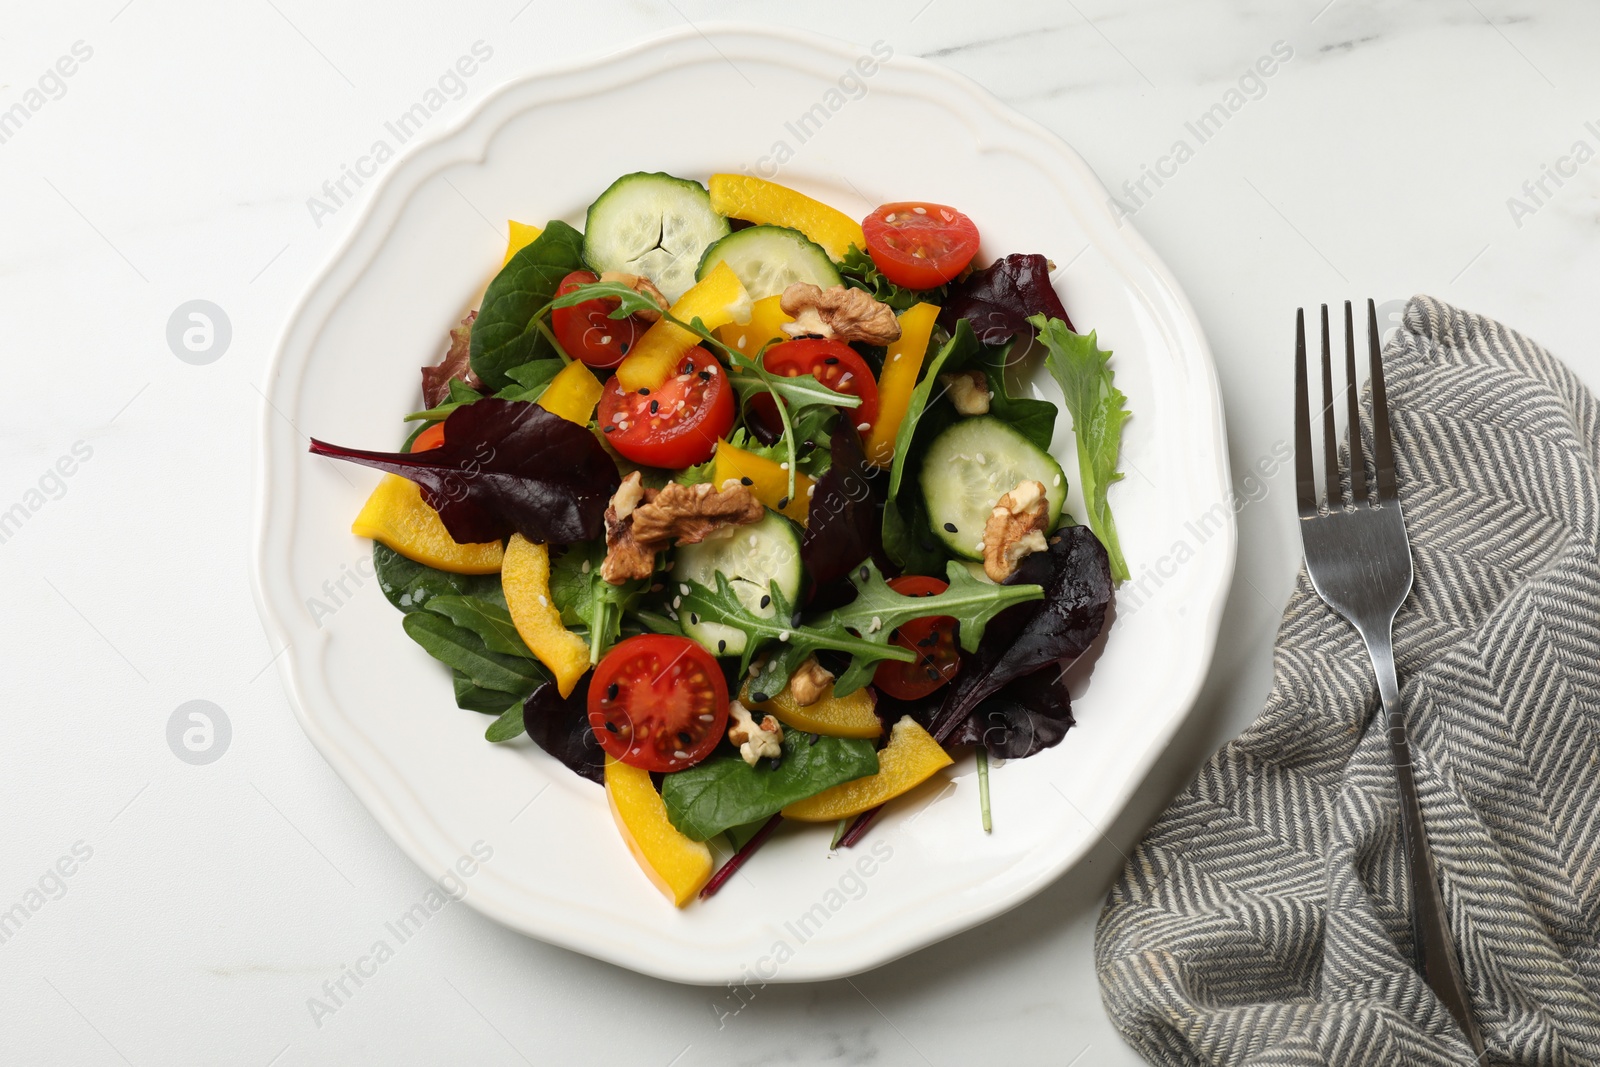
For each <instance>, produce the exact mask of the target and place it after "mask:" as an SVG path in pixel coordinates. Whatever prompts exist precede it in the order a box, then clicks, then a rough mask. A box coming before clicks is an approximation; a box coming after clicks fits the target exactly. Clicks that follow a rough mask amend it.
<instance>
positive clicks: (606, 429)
mask: <svg viewBox="0 0 1600 1067" xmlns="http://www.w3.org/2000/svg"><path fill="white" fill-rule="evenodd" d="M615 429H616V427H615V426H607V427H605V428H604V432H606V433H610V432H611V431H612V430H615Z"/></svg>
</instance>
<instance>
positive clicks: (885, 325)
mask: <svg viewBox="0 0 1600 1067" xmlns="http://www.w3.org/2000/svg"><path fill="white" fill-rule="evenodd" d="M778 306H779V307H781V308H783V312H784V314H786V315H793V316H794V321H793V322H786V323H784V324H783V330H784V332H785V333H787V334H788V335H789V336H790V337H805V336H810V335H813V334H814V335H817V336H819V337H833V338H837V339H838V340H840V341H861V342H863V343H865V344H869V345H886V344H889V343H890V342H891V341H898V340H899V339H900V322H899V320H898V319H896V318H895V317H894V309H893V308H891V307H890V306H889V305H888V304H885V303H883V302H882V301H879V300H874V299H873V298H872V297H871V295H869V294H868V293H867V292H866V291H865V290H862V289H851V288H847V287H846V286H843V285H835V286H833V287H832V288H830V289H823V288H821V287H820V286H816V285H812V284H811V283H809V282H795V283H794V284H793V285H791V286H789V288H787V289H785V290H784V291H783V295H782V296H781V297H779V298H778Z"/></svg>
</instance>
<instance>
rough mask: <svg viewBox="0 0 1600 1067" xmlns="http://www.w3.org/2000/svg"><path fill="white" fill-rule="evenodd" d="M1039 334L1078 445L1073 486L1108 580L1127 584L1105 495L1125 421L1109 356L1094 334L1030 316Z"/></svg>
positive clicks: (1117, 476)
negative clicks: (1106, 561) (1102, 552)
mask: <svg viewBox="0 0 1600 1067" xmlns="http://www.w3.org/2000/svg"><path fill="white" fill-rule="evenodd" d="M1028 322H1029V323H1031V324H1032V326H1033V328H1034V329H1036V330H1038V331H1039V339H1040V340H1041V341H1043V342H1044V345H1045V348H1046V350H1047V354H1046V356H1045V366H1047V367H1049V368H1050V373H1051V374H1052V375H1054V377H1055V380H1056V383H1057V384H1058V385H1060V386H1061V393H1062V395H1063V396H1064V397H1065V398H1066V401H1067V411H1069V412H1070V413H1071V414H1072V434H1073V436H1074V437H1075V438H1077V442H1078V484H1079V485H1081V486H1082V487H1083V498H1084V501H1085V503H1086V506H1087V509H1088V512H1089V514H1088V519H1089V529H1091V530H1093V531H1094V535H1095V536H1096V537H1098V538H1099V539H1100V543H1101V544H1103V545H1105V547H1106V555H1107V556H1109V557H1110V559H1111V577H1112V578H1114V579H1115V580H1117V581H1119V582H1121V581H1126V580H1127V579H1128V564H1127V561H1126V560H1124V559H1123V558H1122V543H1121V542H1120V541H1119V540H1118V539H1117V523H1116V520H1115V519H1113V518H1112V517H1111V505H1110V503H1109V502H1108V501H1107V499H1106V491H1107V490H1108V489H1110V488H1111V483H1113V482H1116V481H1120V480H1121V478H1122V472H1121V471H1119V470H1117V456H1118V453H1119V452H1120V451H1121V449H1122V424H1123V423H1124V422H1125V421H1127V418H1128V409H1127V408H1126V407H1124V406H1123V405H1124V404H1126V403H1127V400H1128V398H1127V397H1126V396H1124V395H1122V390H1120V389H1118V388H1117V386H1116V382H1115V381H1114V380H1113V379H1114V377H1115V374H1114V372H1113V371H1112V370H1111V353H1110V352H1105V351H1102V350H1101V348H1100V346H1099V344H1098V343H1096V341H1095V334H1094V331H1093V330H1091V331H1090V332H1089V333H1087V334H1081V333H1074V332H1073V330H1072V328H1071V327H1070V326H1068V325H1067V324H1066V323H1065V322H1062V321H1061V320H1060V319H1047V318H1045V317H1044V316H1043V315H1035V316H1033V317H1032V318H1030V319H1029V320H1028Z"/></svg>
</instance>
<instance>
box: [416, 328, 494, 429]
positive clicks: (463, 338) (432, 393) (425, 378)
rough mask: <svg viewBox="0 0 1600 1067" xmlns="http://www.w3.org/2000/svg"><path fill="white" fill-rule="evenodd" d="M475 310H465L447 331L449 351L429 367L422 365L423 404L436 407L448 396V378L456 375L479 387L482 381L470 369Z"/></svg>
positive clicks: (480, 387) (481, 385)
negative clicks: (461, 317)
mask: <svg viewBox="0 0 1600 1067" xmlns="http://www.w3.org/2000/svg"><path fill="white" fill-rule="evenodd" d="M477 317H478V313H477V312H476V311H469V312H467V317H466V318H464V319H462V320H461V325H460V326H457V327H455V328H453V329H452V330H451V331H450V351H448V352H446V353H445V354H444V358H443V359H441V360H440V361H439V362H438V363H435V364H434V365H433V366H431V367H423V368H422V406H423V407H425V408H436V407H438V406H439V405H440V404H443V403H444V402H445V401H446V400H449V399H450V382H451V379H459V380H460V381H462V382H465V383H466V384H467V385H470V386H472V387H473V388H474V389H478V390H481V389H482V388H483V383H482V382H481V381H479V380H478V376H477V375H476V374H474V373H472V363H471V360H470V358H469V357H470V356H471V355H472V323H473V320H475V319H476V318H477Z"/></svg>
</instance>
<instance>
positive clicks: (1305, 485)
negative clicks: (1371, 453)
mask: <svg viewBox="0 0 1600 1067" xmlns="http://www.w3.org/2000/svg"><path fill="white" fill-rule="evenodd" d="M1294 488H1295V496H1296V497H1297V498H1298V500H1299V504H1300V510H1301V511H1305V510H1306V509H1307V508H1310V509H1311V510H1313V511H1315V510H1316V507H1317V479H1316V475H1315V474H1313V473H1312V470H1311V401H1310V398H1309V396H1308V395H1307V388H1306V309H1305V308H1297V309H1295V313H1294Z"/></svg>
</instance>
